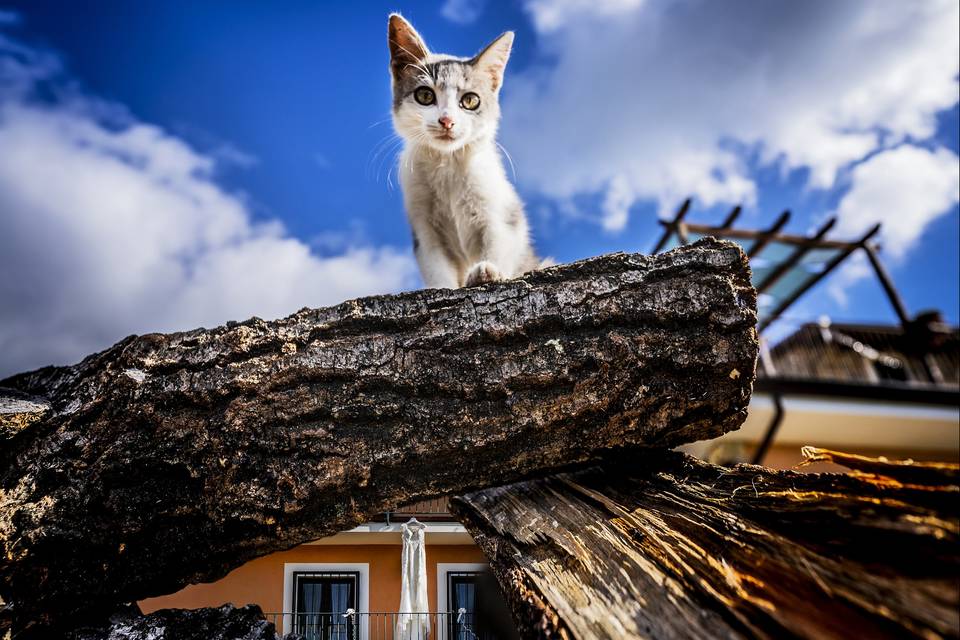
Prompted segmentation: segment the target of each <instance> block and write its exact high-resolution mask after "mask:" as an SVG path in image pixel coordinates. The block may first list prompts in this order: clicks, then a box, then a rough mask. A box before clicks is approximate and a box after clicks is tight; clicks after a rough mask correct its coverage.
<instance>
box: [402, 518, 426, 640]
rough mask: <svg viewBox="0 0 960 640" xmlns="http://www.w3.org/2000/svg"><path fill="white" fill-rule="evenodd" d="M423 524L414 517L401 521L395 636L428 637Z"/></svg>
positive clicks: (408, 639) (406, 638)
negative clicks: (397, 610) (401, 541)
mask: <svg viewBox="0 0 960 640" xmlns="http://www.w3.org/2000/svg"><path fill="white" fill-rule="evenodd" d="M425 529H426V527H425V526H424V525H423V524H421V523H419V522H417V519H416V518H410V521H409V522H407V523H405V524H403V525H401V527H400V535H401V536H402V537H403V550H402V551H401V560H400V562H401V564H400V609H399V611H400V615H399V616H397V629H396V634H395V636H394V637H395V638H396V640H427V638H429V637H430V613H429V612H430V605H429V603H428V602H427V551H426V545H425V543H424V532H425Z"/></svg>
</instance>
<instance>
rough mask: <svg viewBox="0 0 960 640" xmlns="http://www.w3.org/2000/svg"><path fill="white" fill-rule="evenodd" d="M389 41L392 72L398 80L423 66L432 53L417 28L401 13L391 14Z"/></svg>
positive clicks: (388, 32)
mask: <svg viewBox="0 0 960 640" xmlns="http://www.w3.org/2000/svg"><path fill="white" fill-rule="evenodd" d="M387 43H388V44H389V45H390V72H391V73H392V74H393V77H394V79H397V80H399V79H400V78H401V77H403V75H404V74H407V73H412V72H415V71H416V70H417V68H420V67H422V66H423V60H424V59H425V58H426V57H427V56H428V55H429V53H430V51H429V50H428V49H427V45H426V43H425V42H424V41H423V38H421V37H420V34H419V33H417V30H416V29H414V28H413V25H411V24H410V23H409V22H407V21H406V20H404V19H403V18H402V17H401V16H400V14H399V13H391V14H390V22H389V23H388V24H387Z"/></svg>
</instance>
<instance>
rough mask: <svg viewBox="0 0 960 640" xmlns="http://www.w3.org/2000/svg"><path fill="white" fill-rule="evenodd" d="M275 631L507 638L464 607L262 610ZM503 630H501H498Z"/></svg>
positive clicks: (312, 638) (423, 639) (309, 639)
mask: <svg viewBox="0 0 960 640" xmlns="http://www.w3.org/2000/svg"><path fill="white" fill-rule="evenodd" d="M264 615H265V616H266V618H267V620H268V621H270V622H272V623H273V624H274V626H275V627H276V629H277V632H278V633H296V634H298V635H299V636H300V637H302V638H303V640H509V638H513V637H515V636H514V633H515V632H512V623H509V622H508V624H510V625H511V626H510V629H508V630H506V633H505V634H504V633H502V632H501V633H497V629H498V628H497V625H496V624H494V623H493V622H492V621H485V620H479V619H476V618H478V617H479V616H476V615H475V614H474V613H472V612H468V611H467V610H466V609H460V610H459V611H452V612H451V611H446V612H430V613H399V612H360V611H354V610H353V609H348V610H347V611H346V612H345V613H291V612H275V613H266V614H264ZM501 624H502V622H501ZM501 631H502V630H501Z"/></svg>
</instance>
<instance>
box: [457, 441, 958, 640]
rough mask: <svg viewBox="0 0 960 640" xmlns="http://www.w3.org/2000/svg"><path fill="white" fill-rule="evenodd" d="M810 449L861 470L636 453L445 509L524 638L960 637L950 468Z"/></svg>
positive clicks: (954, 485) (818, 455)
mask: <svg viewBox="0 0 960 640" xmlns="http://www.w3.org/2000/svg"><path fill="white" fill-rule="evenodd" d="M805 452H806V453H807V454H808V456H809V457H811V458H817V459H830V460H833V461H834V462H837V463H839V464H849V465H851V466H852V467H854V468H857V469H862V471H858V472H856V473H854V474H853V475H841V474H820V475H815V474H802V473H797V472H776V471H772V470H770V469H766V468H763V467H757V466H753V465H739V466H736V467H733V468H724V467H717V466H714V465H710V464H707V463H704V462H700V461H698V460H696V459H695V458H691V457H688V456H684V455H683V454H680V453H674V452H638V453H636V454H635V455H633V456H631V457H630V458H629V459H626V458H619V459H616V460H615V459H614V458H613V457H612V456H611V457H610V458H609V459H608V461H606V462H604V464H603V465H602V466H595V467H592V468H588V469H585V470H582V471H577V472H568V473H561V474H557V475H554V476H551V477H547V478H545V479H539V480H530V481H525V482H519V483H515V484H512V485H509V486H506V487H500V488H495V489H487V490H483V491H479V492H475V493H471V494H468V495H465V496H461V497H460V498H456V499H454V501H453V503H452V506H453V508H454V510H455V511H456V512H457V514H458V516H459V517H460V518H461V520H462V521H463V522H464V523H465V524H466V525H467V527H468V529H469V530H470V533H471V534H472V535H473V536H474V538H475V539H476V540H477V542H478V544H479V545H480V546H481V547H482V548H483V550H484V553H485V554H486V556H487V559H488V561H489V562H490V564H491V566H492V568H493V570H494V573H495V574H496V575H497V577H498V579H499V580H500V584H501V587H503V590H504V592H505V595H506V596H507V598H508V601H510V603H511V606H512V608H513V610H514V617H515V619H516V620H517V622H518V626H519V627H520V631H521V634H522V635H523V637H525V638H535V637H541V638H577V639H581V640H585V639H587V638H610V639H616V640H622V639H626V638H658V639H661V640H663V639H672V638H795V637H799V638H838V639H840V638H843V639H849V638H887V637H891V638H892V637H922V638H955V637H957V636H958V634H960V547H958V542H960V539H958V538H960V525H958V517H960V489H958V486H957V476H958V467H957V465H925V464H909V463H886V462H884V461H880V460H871V459H868V458H860V457H858V456H848V455H846V454H833V453H832V452H828V451H824V450H818V449H812V448H807V449H806V450H805Z"/></svg>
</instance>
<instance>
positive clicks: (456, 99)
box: [387, 14, 545, 288]
mask: <svg viewBox="0 0 960 640" xmlns="http://www.w3.org/2000/svg"><path fill="white" fill-rule="evenodd" d="M387 41H388V44H389V47H390V76H391V85H392V87H393V110H392V111H393V125H394V129H395V130H396V132H397V134H398V135H399V136H400V137H401V138H402V139H403V141H404V148H403V151H402V153H401V154H400V160H399V176H400V186H401V188H402V190H403V200H404V206H405V208H406V211H407V219H408V220H409V222H410V226H411V228H412V231H413V250H414V254H415V256H416V259H417V264H418V266H419V267H420V273H421V276H422V277H423V281H424V284H425V285H426V286H427V287H438V288H439V287H443V288H456V287H462V286H468V287H469V286H473V285H477V284H482V283H485V282H492V281H495V280H503V279H509V278H514V277H517V276H519V275H521V274H523V273H526V272H527V271H530V270H532V269H536V268H538V267H540V266H545V263H544V264H542V263H541V261H540V259H539V258H538V257H537V255H536V253H535V252H534V250H533V246H532V244H531V241H530V229H529V225H528V223H527V217H526V215H525V214H524V209H523V202H521V200H520V197H519V196H518V195H517V192H516V190H515V189H514V188H513V185H512V184H511V183H510V181H509V180H508V179H507V174H506V171H505V170H504V167H503V163H502V161H501V159H500V155H499V153H498V151H497V142H496V134H497V125H498V123H499V120H500V105H499V102H498V98H499V93H500V88H501V86H502V85H503V73H504V69H505V67H506V64H507V59H508V58H509V57H510V49H511V47H512V46H513V32H512V31H507V32H506V33H504V34H503V35H501V36H500V37H498V38H497V39H496V40H494V41H493V42H491V43H490V44H489V45H487V47H486V48H485V49H483V51H481V52H480V53H478V54H477V55H476V56H474V57H472V58H458V57H455V56H450V55H444V54H436V53H430V51H429V49H427V45H426V44H425V43H424V41H423V38H421V37H420V35H419V34H418V33H417V32H416V30H415V29H414V28H413V26H412V25H411V24H410V23H409V22H407V21H406V20H404V19H403V18H402V17H401V16H400V15H398V14H391V16H390V19H389V23H388V27H387Z"/></svg>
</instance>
